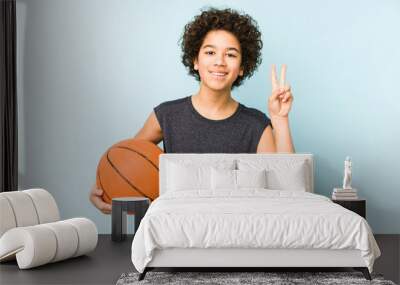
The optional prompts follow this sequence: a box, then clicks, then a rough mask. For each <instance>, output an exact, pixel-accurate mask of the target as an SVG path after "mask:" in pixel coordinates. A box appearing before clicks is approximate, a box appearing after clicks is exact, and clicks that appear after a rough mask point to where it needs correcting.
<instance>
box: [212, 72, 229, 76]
mask: <svg viewBox="0 0 400 285" xmlns="http://www.w3.org/2000/svg"><path fill="white" fill-rule="evenodd" d="M211 73H212V74H214V75H218V76H224V75H226V73H219V72H211Z"/></svg>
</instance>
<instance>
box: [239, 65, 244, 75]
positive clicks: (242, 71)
mask: <svg viewBox="0 0 400 285" xmlns="http://www.w3.org/2000/svg"><path fill="white" fill-rule="evenodd" d="M243 73H244V70H243V67H240V70H239V76H243Z"/></svg>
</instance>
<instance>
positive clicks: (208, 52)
mask: <svg viewBox="0 0 400 285" xmlns="http://www.w3.org/2000/svg"><path fill="white" fill-rule="evenodd" d="M205 54H214V52H213V51H211V50H209V51H206V52H205Z"/></svg>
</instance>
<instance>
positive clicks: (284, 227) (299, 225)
mask: <svg viewBox="0 0 400 285" xmlns="http://www.w3.org/2000/svg"><path fill="white" fill-rule="evenodd" d="M159 171H160V172H159V173H160V188H159V189H160V196H159V197H158V198H157V199H156V200H154V201H153V202H152V204H151V205H150V207H149V209H148V211H147V213H146V215H145V216H144V218H143V219H142V221H141V223H140V226H139V228H138V229H137V231H136V233H135V236H134V239H133V242H132V253H131V256H132V262H133V265H134V266H135V268H136V269H137V270H138V272H140V273H141V274H140V276H139V280H142V279H143V278H144V277H145V274H146V272H148V271H149V270H152V269H154V268H158V267H168V268H171V267H234V268H238V269H239V270H244V269H243V268H246V267H251V268H254V267H263V268H266V267H302V268H304V267H352V268H355V269H357V270H360V271H362V272H363V274H364V276H365V278H366V279H369V280H370V279H371V277H370V274H369V273H370V272H372V269H373V264H374V261H375V259H376V258H378V257H379V256H380V250H379V247H378V246H377V243H376V241H375V239H374V237H373V234H372V231H371V229H370V227H369V225H368V223H367V221H366V220H365V219H364V218H362V217H361V216H359V215H357V214H355V213H353V212H351V211H349V210H347V209H345V208H343V207H341V206H340V205H338V204H335V203H333V202H332V201H331V200H330V199H329V198H327V197H324V196H322V195H318V194H315V193H314V161H313V155H312V154H162V155H160V164H159Z"/></svg>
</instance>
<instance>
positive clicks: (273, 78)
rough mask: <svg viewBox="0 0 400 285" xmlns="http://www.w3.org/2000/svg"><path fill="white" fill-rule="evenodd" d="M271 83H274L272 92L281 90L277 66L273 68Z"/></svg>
mask: <svg viewBox="0 0 400 285" xmlns="http://www.w3.org/2000/svg"><path fill="white" fill-rule="evenodd" d="M271 82H272V90H276V89H278V88H279V83H278V78H277V77H276V66H275V64H273V65H272V66H271Z"/></svg>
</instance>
